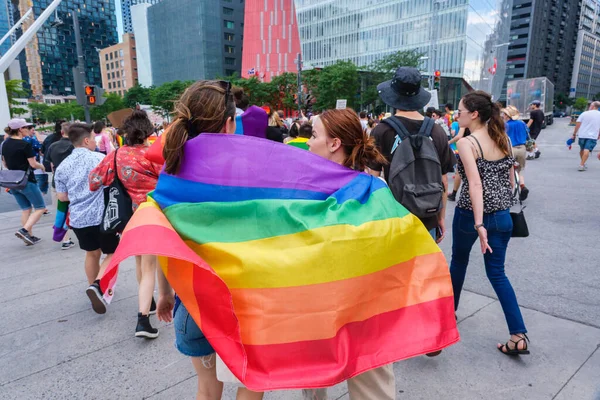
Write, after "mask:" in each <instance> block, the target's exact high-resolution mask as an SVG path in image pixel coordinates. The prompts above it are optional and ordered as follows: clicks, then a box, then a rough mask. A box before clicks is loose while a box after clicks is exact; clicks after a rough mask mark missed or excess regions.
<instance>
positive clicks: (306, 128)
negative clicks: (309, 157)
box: [287, 122, 313, 150]
mask: <svg viewBox="0 0 600 400" xmlns="http://www.w3.org/2000/svg"><path fill="white" fill-rule="evenodd" d="M312 131H313V128H312V125H311V124H309V123H308V122H307V123H305V124H303V125H302V126H301V127H300V129H298V137H296V138H294V139H293V140H290V141H289V142H287V144H289V145H290V146H294V147H298V148H299V149H303V150H308V144H307V143H308V141H309V140H310V138H311V136H312Z"/></svg>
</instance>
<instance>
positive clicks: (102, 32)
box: [12, 0, 118, 95]
mask: <svg viewBox="0 0 600 400" xmlns="http://www.w3.org/2000/svg"><path fill="white" fill-rule="evenodd" d="M12 1H13V4H14V5H15V7H14V8H15V10H17V11H16V13H17V16H18V17H19V18H20V12H19V8H18V1H17V0H12ZM50 3H51V1H50V0H36V1H35V2H34V5H33V12H34V15H35V16H36V17H38V16H39V15H40V14H41V13H42V11H43V10H45V9H46V7H48V5H49V4H50ZM72 12H77V13H78V17H79V26H80V31H81V39H82V42H83V53H84V61H85V66H84V67H85V68H84V69H85V74H86V80H87V83H89V84H92V85H98V86H100V85H102V78H101V75H100V64H99V59H98V51H99V50H100V49H103V48H105V47H109V46H112V45H113V44H115V43H117V42H118V38H117V19H116V16H115V5H114V2H112V1H106V0H69V1H63V2H62V3H61V4H60V5H59V7H58V17H59V18H60V20H61V21H62V24H56V23H52V22H56V21H54V18H51V19H50V20H49V21H48V23H47V24H46V25H44V27H43V28H42V29H40V30H39V31H38V33H37V39H38V40H37V42H38V46H39V47H38V54H39V58H37V57H35V58H33V57H30V59H27V57H25V54H26V53H25V52H23V53H21V54H22V55H21V72H22V75H23V79H24V80H25V81H26V82H29V81H30V80H31V78H32V77H30V73H29V71H32V73H35V74H36V75H39V74H38V71H39V70H40V68H41V77H36V80H40V78H41V84H42V90H43V94H54V95H73V94H75V88H74V83H73V71H72V69H73V67H74V66H75V65H76V64H77V50H76V46H75V35H74V33H73V32H74V30H73V19H72V14H71V13H72ZM15 18H16V17H15ZM17 20H18V18H17ZM19 34H20V33H19ZM37 60H39V65H38V61H37ZM32 64H36V65H32ZM25 86H27V85H25Z"/></svg>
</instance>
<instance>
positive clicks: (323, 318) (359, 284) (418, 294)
mask: <svg viewBox="0 0 600 400" xmlns="http://www.w3.org/2000/svg"><path fill="white" fill-rule="evenodd" d="M230 291H231V294H232V297H233V303H234V308H235V311H236V315H237V317H238V319H239V321H240V327H241V331H242V342H243V343H244V344H248V345H268V344H282V343H292V342H300V341H306V340H321V339H329V338H332V337H334V336H335V335H336V334H337V332H338V331H339V330H340V329H341V328H342V327H343V326H344V325H346V324H348V323H351V322H357V321H364V320H366V319H368V318H371V317H374V316H376V315H379V314H382V313H385V312H390V311H394V310H398V309H401V308H403V307H408V306H412V305H416V304H420V303H424V302H428V301H433V300H437V299H440V298H445V297H451V296H452V295H453V293H452V286H451V285H450V284H449V281H448V265H447V263H446V260H445V258H444V254H443V253H442V252H437V253H433V254H427V255H422V256H418V257H415V258H413V259H412V260H409V261H406V262H403V263H400V264H397V265H394V266H392V267H389V268H386V269H384V270H381V271H377V272H374V273H371V274H368V275H363V276H359V277H355V278H350V279H345V280H341V281H334V282H328V283H321V284H314V285H306V286H295V287H284V288H258V289H248V288H246V289H230ZM186 304H187V303H186Z"/></svg>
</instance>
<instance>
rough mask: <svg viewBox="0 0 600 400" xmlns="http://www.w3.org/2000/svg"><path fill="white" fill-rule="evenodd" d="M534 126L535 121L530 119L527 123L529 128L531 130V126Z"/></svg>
mask: <svg viewBox="0 0 600 400" xmlns="http://www.w3.org/2000/svg"><path fill="white" fill-rule="evenodd" d="M532 124H533V119H532V118H529V121H527V127H528V128H531V125H532Z"/></svg>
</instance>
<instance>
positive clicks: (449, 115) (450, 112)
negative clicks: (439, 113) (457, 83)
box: [444, 103, 454, 128]
mask: <svg viewBox="0 0 600 400" xmlns="http://www.w3.org/2000/svg"><path fill="white" fill-rule="evenodd" d="M444 111H446V114H445V115H444V121H445V122H446V125H448V128H450V127H452V123H453V122H454V104H452V103H446V105H445V106H444Z"/></svg>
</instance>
